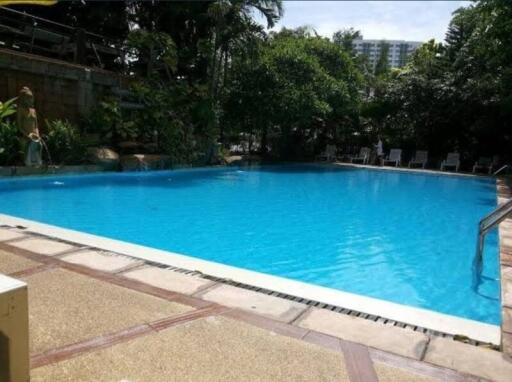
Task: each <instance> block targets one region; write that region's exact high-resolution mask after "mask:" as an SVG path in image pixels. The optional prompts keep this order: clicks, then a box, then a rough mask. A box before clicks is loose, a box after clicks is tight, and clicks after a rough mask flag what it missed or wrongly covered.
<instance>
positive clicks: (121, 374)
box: [31, 317, 349, 382]
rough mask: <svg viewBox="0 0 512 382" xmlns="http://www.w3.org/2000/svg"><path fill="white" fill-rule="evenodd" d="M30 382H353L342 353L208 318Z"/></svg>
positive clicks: (50, 369) (40, 371)
mask: <svg viewBox="0 0 512 382" xmlns="http://www.w3.org/2000/svg"><path fill="white" fill-rule="evenodd" d="M31 381H32V382H39V381H84V382H87V381H94V382H98V381H102V382H103V381H105V382H107V381H152V382H167V381H183V382H185V381H194V382H217V381H219V382H220V381H222V382H231V381H232V382H238V381H244V382H253V381H254V382H256V381H258V382H266V381H290V382H296V381H303V382H307V381H311V382H313V381H325V382H328V381H337V382H348V381H349V377H348V373H347V368H346V365H345V361H344V358H343V355H342V354H341V353H340V352H333V351H330V350H327V349H324V348H321V347H319V346H315V345H311V344H308V343H305V342H303V341H300V340H296V339H293V338H288V337H284V336H280V335H276V334H273V333H270V332H268V331H266V330H262V329H259V328H255V327H253V326H251V325H247V324H244V323H241V322H237V321H234V320H231V319H225V318H221V317H208V318H206V319H201V320H197V321H193V322H190V323H185V324H183V325H179V326H176V327H173V328H169V329H166V330H163V331H161V332H159V333H155V334H150V335H147V336H144V337H140V338H136V339H134V340H131V341H129V342H125V343H121V344H118V345H115V346H113V347H111V348H108V349H103V350H100V351H96V352H90V353H86V354H84V355H82V356H79V357H76V358H72V359H69V360H66V361H62V362H59V363H56V364H54V365H48V366H44V367H41V368H37V369H34V370H32V371H31Z"/></svg>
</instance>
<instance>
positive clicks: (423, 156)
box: [409, 150, 428, 168]
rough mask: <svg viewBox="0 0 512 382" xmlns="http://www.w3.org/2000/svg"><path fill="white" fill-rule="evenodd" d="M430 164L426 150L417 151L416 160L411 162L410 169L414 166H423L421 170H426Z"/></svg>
mask: <svg viewBox="0 0 512 382" xmlns="http://www.w3.org/2000/svg"><path fill="white" fill-rule="evenodd" d="M427 162H428V151H426V150H416V153H415V154H414V158H413V159H411V161H410V162H409V168H410V167H413V166H421V168H425V167H426V166H427Z"/></svg>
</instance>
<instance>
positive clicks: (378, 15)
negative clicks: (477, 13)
mask: <svg viewBox="0 0 512 382" xmlns="http://www.w3.org/2000/svg"><path fill="white" fill-rule="evenodd" d="M283 3H284V16H283V17H282V18H281V20H280V21H279V23H278V25H277V26H276V28H274V29H277V30H279V29H281V27H283V26H284V27H287V28H296V27H298V26H302V25H308V26H310V27H312V28H313V29H314V30H315V31H316V32H317V33H318V34H320V35H323V36H326V37H331V36H332V34H333V32H335V31H337V30H339V29H343V28H349V27H352V28H354V29H356V30H360V31H361V32H362V34H363V38H366V39H379V40H380V39H386V40H409V41H428V40H430V39H432V38H435V39H436V40H438V41H443V40H444V35H445V33H446V29H447V27H448V24H449V22H450V19H451V14H452V12H453V11H454V10H456V9H457V8H459V7H461V6H467V5H469V4H470V3H471V2H469V1H288V0H285V1H284V2H283Z"/></svg>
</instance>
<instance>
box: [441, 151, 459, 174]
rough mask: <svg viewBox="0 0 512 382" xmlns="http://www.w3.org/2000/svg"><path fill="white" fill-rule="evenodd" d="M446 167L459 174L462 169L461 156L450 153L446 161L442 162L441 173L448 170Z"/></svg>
mask: <svg viewBox="0 0 512 382" xmlns="http://www.w3.org/2000/svg"><path fill="white" fill-rule="evenodd" d="M446 167H453V168H454V169H455V172H458V171H459V167H460V154H459V153H448V155H447V156H446V159H445V160H444V161H442V162H441V171H444V170H446Z"/></svg>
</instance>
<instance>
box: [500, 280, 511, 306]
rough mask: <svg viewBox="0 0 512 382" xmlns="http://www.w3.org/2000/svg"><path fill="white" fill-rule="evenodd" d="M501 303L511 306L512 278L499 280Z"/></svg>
mask: <svg viewBox="0 0 512 382" xmlns="http://www.w3.org/2000/svg"><path fill="white" fill-rule="evenodd" d="M501 304H502V305H506V306H508V307H510V308H512V280H509V279H503V280H501Z"/></svg>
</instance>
